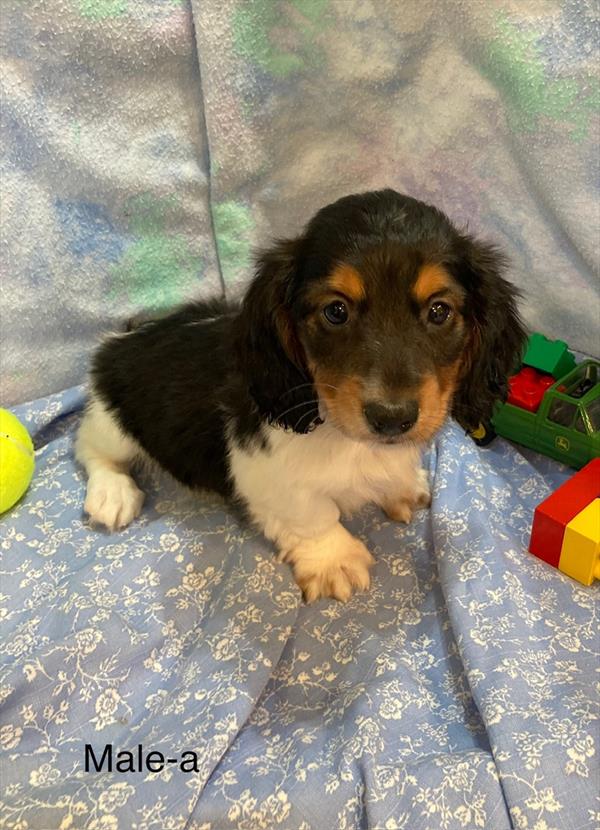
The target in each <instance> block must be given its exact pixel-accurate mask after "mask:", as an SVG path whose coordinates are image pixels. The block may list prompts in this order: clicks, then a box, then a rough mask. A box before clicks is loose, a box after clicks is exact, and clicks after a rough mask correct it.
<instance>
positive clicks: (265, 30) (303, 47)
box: [232, 0, 328, 78]
mask: <svg viewBox="0 0 600 830" xmlns="http://www.w3.org/2000/svg"><path fill="white" fill-rule="evenodd" d="M327 5H328V0H291V2H290V3H281V4H280V3H275V2H273V0H246V2H245V3H242V4H241V5H240V6H238V7H237V8H236V9H235V11H234V13H233V16H232V28H233V36H234V48H235V51H236V52H237V54H238V55H240V56H241V57H244V58H246V59H248V60H250V61H253V62H254V63H256V64H258V66H260V67H261V69H264V70H265V71H267V72H269V73H270V74H271V75H272V76H273V77H275V78H287V77H288V76H290V75H292V74H294V73H295V72H298V71H300V70H302V69H303V68H304V67H305V66H309V67H313V68H314V67H315V66H319V65H320V62H321V58H322V55H321V50H320V48H319V46H318V41H317V35H318V34H320V33H321V32H322V31H323V28H324V26H325V19H324V18H325V11H326V9H327ZM277 28H282V29H283V30H285V32H286V36H287V38H288V39H289V45H288V46H277V45H276V40H277V38H276V37H275V36H274V35H273V34H272V30H273V29H277Z"/></svg>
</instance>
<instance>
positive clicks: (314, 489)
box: [229, 423, 429, 599]
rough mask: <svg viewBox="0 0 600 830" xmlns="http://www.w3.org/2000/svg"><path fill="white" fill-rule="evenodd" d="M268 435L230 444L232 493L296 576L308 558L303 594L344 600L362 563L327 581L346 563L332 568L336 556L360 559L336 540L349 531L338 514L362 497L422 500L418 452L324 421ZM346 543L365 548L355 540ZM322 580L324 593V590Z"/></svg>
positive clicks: (356, 504) (424, 487)
mask: <svg viewBox="0 0 600 830" xmlns="http://www.w3.org/2000/svg"><path fill="white" fill-rule="evenodd" d="M266 433H267V435H268V449H266V450H260V449H253V450H249V451H248V450H245V449H242V448H240V447H239V446H237V445H236V444H235V442H232V441H230V449H229V460H230V466H231V472H232V476H233V479H234V481H235V488H236V491H237V492H238V493H239V494H240V495H241V496H242V497H243V498H244V500H245V501H246V503H247V505H248V510H249V513H250V515H251V516H252V518H253V520H254V521H255V522H256V523H257V524H258V525H259V527H261V529H262V530H263V532H264V534H265V536H267V537H268V538H269V539H271V540H273V541H274V542H275V543H276V545H277V546H278V548H279V550H280V553H281V556H282V558H284V559H285V560H286V561H290V562H292V563H293V565H294V571H295V573H296V574H299V573H300V572H304V570H305V569H304V568H303V565H302V563H301V559H302V557H303V556H304V557H306V560H307V564H306V568H309V569H310V570H311V573H313V580H312V583H311V585H312V587H311V590H310V591H308V590H306V589H305V590H306V595H307V597H308V596H309V595H310V596H311V597H313V595H314V596H337V597H338V598H342V596H341V595H344V597H343V598H345V599H347V598H348V597H347V596H346V594H348V591H347V587H348V586H354V587H361V586H363V585H364V584H365V575H366V576H367V579H366V583H367V584H368V566H367V565H366V564H363V565H362V568H359V570H361V572H362V573H361V575H360V576H356V578H354V577H351V578H344V579H342V578H341V577H340V578H338V579H335V578H333V579H332V578H331V571H332V567H333V568H334V570H335V569H336V568H337V569H338V571H339V570H342V571H343V569H344V568H345V567H346V565H343V566H342V565H335V561H337V560H340V561H341V560H344V562H345V561H346V560H348V561H356V560H360V559H361V557H360V556H358V554H357V553H356V551H357V550H358V549H357V548H355V549H354V552H351V548H352V544H351V543H350V542H349V541H348V540H347V539H345V542H344V544H342V542H341V539H342V535H343V534H342V531H343V533H345V534H346V535H347V536H349V534H348V533H347V531H345V530H344V528H342V526H341V525H340V524H339V518H340V514H341V513H351V512H353V511H355V510H358V509H359V508H360V507H362V506H363V505H364V504H366V503H368V502H374V503H376V504H379V505H385V504H389V503H391V502H392V501H394V500H398V499H405V500H407V501H410V502H416V501H418V500H422V499H423V498H424V494H425V492H426V493H427V498H428V497H429V490H428V487H427V483H426V482H427V479H426V475H425V473H424V471H423V470H421V467H420V451H419V450H418V449H417V448H416V447H414V446H411V445H383V444H377V443H375V442H374V441H373V442H366V441H355V440H353V439H351V438H349V437H347V436H345V435H344V434H342V433H341V432H340V431H339V430H337V429H336V428H335V427H333V426H331V425H330V424H328V423H325V424H323V425H322V426H319V427H318V428H317V429H316V430H314V432H310V433H308V434H307V435H298V434H296V433H290V432H284V431H283V430H279V429H277V428H274V427H272V428H267V430H266ZM350 539H352V537H350ZM308 541H311V543H310V544H308V543H307V542H308ZM352 543H355V544H356V545H360V546H361V547H362V548H363V550H364V552H365V553H368V552H367V551H366V549H365V548H364V546H363V545H362V543H361V542H358V540H352ZM330 554H331V555H330ZM353 557H354V559H353ZM369 557H370V554H369ZM362 559H363V562H364V557H362ZM319 562H320V563H321V572H319ZM351 570H352V569H351ZM299 581H300V580H299ZM342 583H343V585H342V587H340V585H341V584H342ZM327 585H330V586H331V588H330V593H326V592H325V593H324V590H326V589H325V588H324V587H323V586H327ZM314 586H320V587H314ZM348 596H349V594H348Z"/></svg>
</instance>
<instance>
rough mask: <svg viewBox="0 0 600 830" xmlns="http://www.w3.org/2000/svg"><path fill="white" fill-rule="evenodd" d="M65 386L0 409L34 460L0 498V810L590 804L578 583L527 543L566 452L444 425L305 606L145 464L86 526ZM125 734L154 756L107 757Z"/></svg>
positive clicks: (540, 811)
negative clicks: (337, 588) (419, 481)
mask: <svg viewBox="0 0 600 830" xmlns="http://www.w3.org/2000/svg"><path fill="white" fill-rule="evenodd" d="M83 401H84V393H83V390H82V389H81V388H75V389H71V390H68V391H66V392H64V393H61V394H57V395H54V396H51V397H48V398H45V399H43V400H40V401H37V402H35V403H33V404H25V405H23V406H20V407H18V408H16V409H15V412H16V413H17V415H18V416H19V417H20V418H21V419H22V420H23V421H24V422H25V423H26V424H27V426H28V428H29V429H30V431H31V433H32V435H33V436H34V440H35V445H36V472H35V476H34V479H33V482H32V485H31V487H30V489H29V491H28V492H27V494H26V496H25V498H24V499H23V500H22V501H21V503H20V504H19V505H18V506H17V507H15V508H14V509H13V510H12V511H11V512H9V513H8V514H7V515H5V516H4V517H3V519H2V521H1V522H0V555H1V561H0V572H1V586H0V626H1V639H0V701H1V702H0V747H1V751H2V758H1V761H0V764H1V767H0V768H1V770H2V788H1V793H0V826H2V827H3V828H4V827H6V828H12V830H17V828H18V829H19V830H54V828H61V830H69V828H82V829H85V830H130V829H132V828H133V829H134V830H162V828H166V830H183V828H187V830H225V829H226V828H240V830H254V829H255V828H284V830H288V829H289V830H313V828H314V829H315V830H322V829H323V830H325V828H327V830H328V829H329V828H366V827H368V828H386V830H392V829H393V828H407V830H417V829H418V828H431V830H434V829H435V830H437V829H438V828H443V829H444V830H455V828H478V827H481V828H485V830H506V828H510V827H516V828H527V830H575V829H576V828H577V830H583V828H592V827H595V826H598V822H599V821H600V802H599V799H598V781H599V774H600V768H599V750H600V741H599V736H598V715H599V706H598V703H599V700H598V685H597V684H598V680H597V676H598V675H597V672H598V665H599V656H600V642H599V636H598V631H599V626H598V616H599V611H600V604H599V602H598V599H599V594H598V588H597V586H596V587H590V588H586V587H583V586H581V585H579V584H577V583H576V582H574V581H572V580H570V579H569V578H567V577H566V576H564V575H562V574H561V573H560V572H558V571H556V570H554V569H552V568H550V567H548V566H546V565H545V564H543V563H541V562H539V561H538V560H537V559H535V558H534V557H532V556H530V555H529V554H528V553H527V552H526V546H527V541H528V535H529V529H530V525H531V518H532V514H533V509H534V507H535V505H536V504H537V503H538V502H539V501H540V500H541V499H543V498H544V497H545V496H546V495H547V494H548V493H549V492H550V491H551V489H552V488H554V487H555V486H556V485H558V484H559V483H560V482H561V481H562V480H564V479H565V478H566V476H567V475H569V471H567V470H565V469H563V468H560V467H559V466H558V465H555V464H553V463H552V462H550V461H548V460H547V459H542V458H540V457H539V456H535V455H533V454H528V456H527V457H525V456H524V455H523V454H521V452H520V451H519V450H517V449H516V448H514V447H512V446H510V445H509V444H507V443H506V442H503V441H502V440H500V439H498V440H497V441H496V442H495V443H494V444H493V445H492V447H491V448H488V449H479V448H477V447H476V446H475V445H474V444H473V443H472V442H471V441H470V439H468V438H466V437H465V436H463V434H462V433H461V431H460V429H459V428H458V427H457V426H456V425H455V424H452V423H450V424H448V425H447V426H446V427H445V428H444V430H443V432H442V433H441V435H440V437H439V439H438V440H437V442H436V444H435V445H434V446H433V447H432V448H431V450H430V451H429V453H428V455H427V458H426V462H427V468H428V470H429V472H430V475H431V480H432V485H433V505H432V508H431V510H430V511H422V512H420V513H419V514H418V516H417V518H416V521H415V522H414V523H413V524H412V525H410V526H409V527H404V526H400V525H397V524H394V523H393V522H390V521H389V520H388V519H386V518H385V517H384V515H383V514H382V513H380V512H379V511H378V510H377V509H375V508H371V509H369V508H368V509H366V510H364V511H363V512H361V513H360V514H358V515H357V516H355V517H354V518H353V519H352V520H351V521H350V522H349V526H350V527H351V529H352V530H353V532H355V533H357V534H358V535H360V536H361V538H363V539H364V541H365V542H366V543H367V544H368V546H369V547H370V549H371V550H372V552H373V553H374V555H375V557H376V560H377V565H376V567H375V569H374V574H373V577H374V578H373V585H372V588H371V590H370V591H369V592H368V593H365V594H360V595H357V596H355V597H354V598H353V599H352V600H351V601H350V602H349V603H348V604H346V605H342V604H339V603H336V602H333V601H320V602H319V603H317V604H315V605H311V606H306V605H304V604H303V603H302V601H301V597H300V594H299V591H298V589H297V588H296V586H295V585H294V583H293V580H292V578H291V574H290V571H289V570H288V568H287V567H286V566H283V565H279V564H277V563H276V562H275V559H274V557H273V552H272V549H271V546H270V545H269V544H268V543H267V542H266V541H265V539H264V538H263V537H262V536H261V535H260V534H259V533H257V532H255V531H253V530H252V529H249V528H247V527H244V526H242V525H241V524H240V523H239V521H238V519H237V518H236V517H235V515H234V514H233V513H232V512H231V511H230V510H229V509H228V508H227V507H226V506H225V505H224V504H223V503H221V502H220V501H219V500H217V499H216V498H214V497H211V496H208V495H202V496H198V495H193V494H191V493H190V492H188V491H184V490H183V489H181V488H179V487H178V486H177V485H176V484H175V483H174V482H173V481H172V480H170V479H169V478H168V477H167V476H164V475H162V474H159V473H156V472H147V473H145V474H143V475H142V476H141V484H142V485H143V487H144V489H145V490H146V493H147V500H146V504H145V507H144V511H143V513H142V516H141V517H140V518H139V519H138V520H137V521H136V522H135V523H134V524H133V525H132V526H131V527H129V528H128V529H126V530H124V531H123V532H121V533H118V534H115V535H110V534H107V533H104V532H102V531H100V530H97V529H93V528H91V527H90V526H89V525H88V524H87V522H86V520H85V517H84V516H83V515H82V503H83V496H84V486H85V485H84V478H83V474H82V471H81V470H80V469H79V468H78V467H77V465H76V464H75V462H74V459H73V437H74V432H75V429H76V426H77V424H78V421H79V418H80V415H81V407H82V405H83ZM86 744H88V745H90V746H91V747H92V748H93V751H94V754H95V758H96V759H97V760H98V761H100V758H101V755H102V752H103V750H104V748H105V747H106V745H111V746H112V752H113V769H112V772H111V771H108V769H107V768H106V767H107V763H105V764H104V766H103V767H102V769H101V771H99V772H97V771H96V770H95V769H94V768H90V770H89V771H88V772H86V770H85V746H86ZM139 745H141V746H142V747H143V752H144V753H145V754H147V753H148V752H152V751H154V752H161V753H162V754H163V755H164V758H165V759H175V762H176V763H172V764H171V763H165V766H164V769H161V770H156V769H148V768H147V767H146V766H143V769H142V770H141V771H118V769H117V768H116V758H117V753H121V757H126V756H124V755H122V753H124V752H125V753H126V752H131V753H132V757H135V758H137V752H138V746H139ZM186 753H187V755H186ZM194 753H195V755H194ZM185 758H188V759H194V758H195V763H194V764H193V765H192V767H193V768H191V769H190V770H189V771H184V770H183V769H182V768H181V760H182V759H185Z"/></svg>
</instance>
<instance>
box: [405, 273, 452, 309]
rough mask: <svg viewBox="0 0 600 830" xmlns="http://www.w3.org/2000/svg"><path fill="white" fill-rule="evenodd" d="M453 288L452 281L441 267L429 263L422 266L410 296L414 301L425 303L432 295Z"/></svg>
mask: <svg viewBox="0 0 600 830" xmlns="http://www.w3.org/2000/svg"><path fill="white" fill-rule="evenodd" d="M453 288H455V285H454V281H453V279H452V277H451V276H450V274H449V273H448V272H447V271H446V269H445V268H444V267H443V266H441V265H434V264H432V263H429V264H428V265H424V266H423V267H422V268H421V269H420V271H419V273H418V274H417V279H416V280H415V284H414V285H413V287H412V294H413V297H414V298H415V300H416V301H417V302H418V303H420V304H423V303H426V302H427V300H429V299H430V297H432V296H433V295H434V294H439V293H440V292H442V291H450V292H451V291H452V289H453Z"/></svg>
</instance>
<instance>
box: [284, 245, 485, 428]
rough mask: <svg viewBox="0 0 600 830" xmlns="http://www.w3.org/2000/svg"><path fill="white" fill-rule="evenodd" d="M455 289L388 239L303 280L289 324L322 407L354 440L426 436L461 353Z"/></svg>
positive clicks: (459, 293)
mask: <svg viewBox="0 0 600 830" xmlns="http://www.w3.org/2000/svg"><path fill="white" fill-rule="evenodd" d="M464 294H465V292H464V289H463V288H462V286H461V285H460V284H459V283H458V282H457V281H456V280H455V279H454V277H453V276H452V275H451V274H450V273H449V271H448V270H447V269H446V268H445V267H444V265H443V264H440V263H437V262H434V261H430V262H427V261H425V259H424V257H422V256H421V255H419V253H418V252H416V251H412V250H407V249H405V248H403V247H402V246H397V245H396V246H395V245H393V244H390V243H387V244H386V243H384V244H382V245H379V246H377V247H375V248H374V249H370V250H369V249H367V250H366V251H362V252H358V253H356V254H355V255H354V256H353V257H352V258H351V261H349V262H340V263H337V264H336V265H335V266H334V267H333V269H332V270H331V271H330V272H329V273H328V274H326V275H325V276H324V278H322V279H318V280H316V281H315V282H314V283H313V284H311V285H310V287H309V288H308V289H307V290H306V292H304V296H303V299H302V307H303V313H302V316H301V318H300V319H299V320H298V322H297V330H298V336H299V339H300V342H301V343H302V346H303V348H304V351H305V354H306V358H307V363H308V367H309V369H310V371H311V373H312V376H313V378H314V384H315V387H316V390H317V394H318V397H319V399H320V402H321V411H322V413H323V414H324V415H325V416H326V417H327V418H328V419H329V420H330V421H331V422H333V423H334V424H335V425H336V426H337V427H338V428H339V429H340V430H342V431H343V432H344V433H346V434H347V435H349V436H350V437H352V438H356V439H365V440H376V441H380V442H382V443H395V442H400V441H403V440H407V439H408V440H416V441H419V442H421V441H427V440H428V439H429V438H431V436H432V435H433V434H434V433H435V432H436V431H437V429H438V428H439V427H440V425H441V424H442V422H443V421H444V419H445V417H446V415H447V412H448V407H449V404H450V402H451V400H452V398H453V396H454V392H455V390H456V387H457V384H458V380H459V377H460V373H461V367H462V366H463V365H464V362H465V357H466V350H467V345H468V333H467V329H466V326H465V321H464V318H463V307H464Z"/></svg>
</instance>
